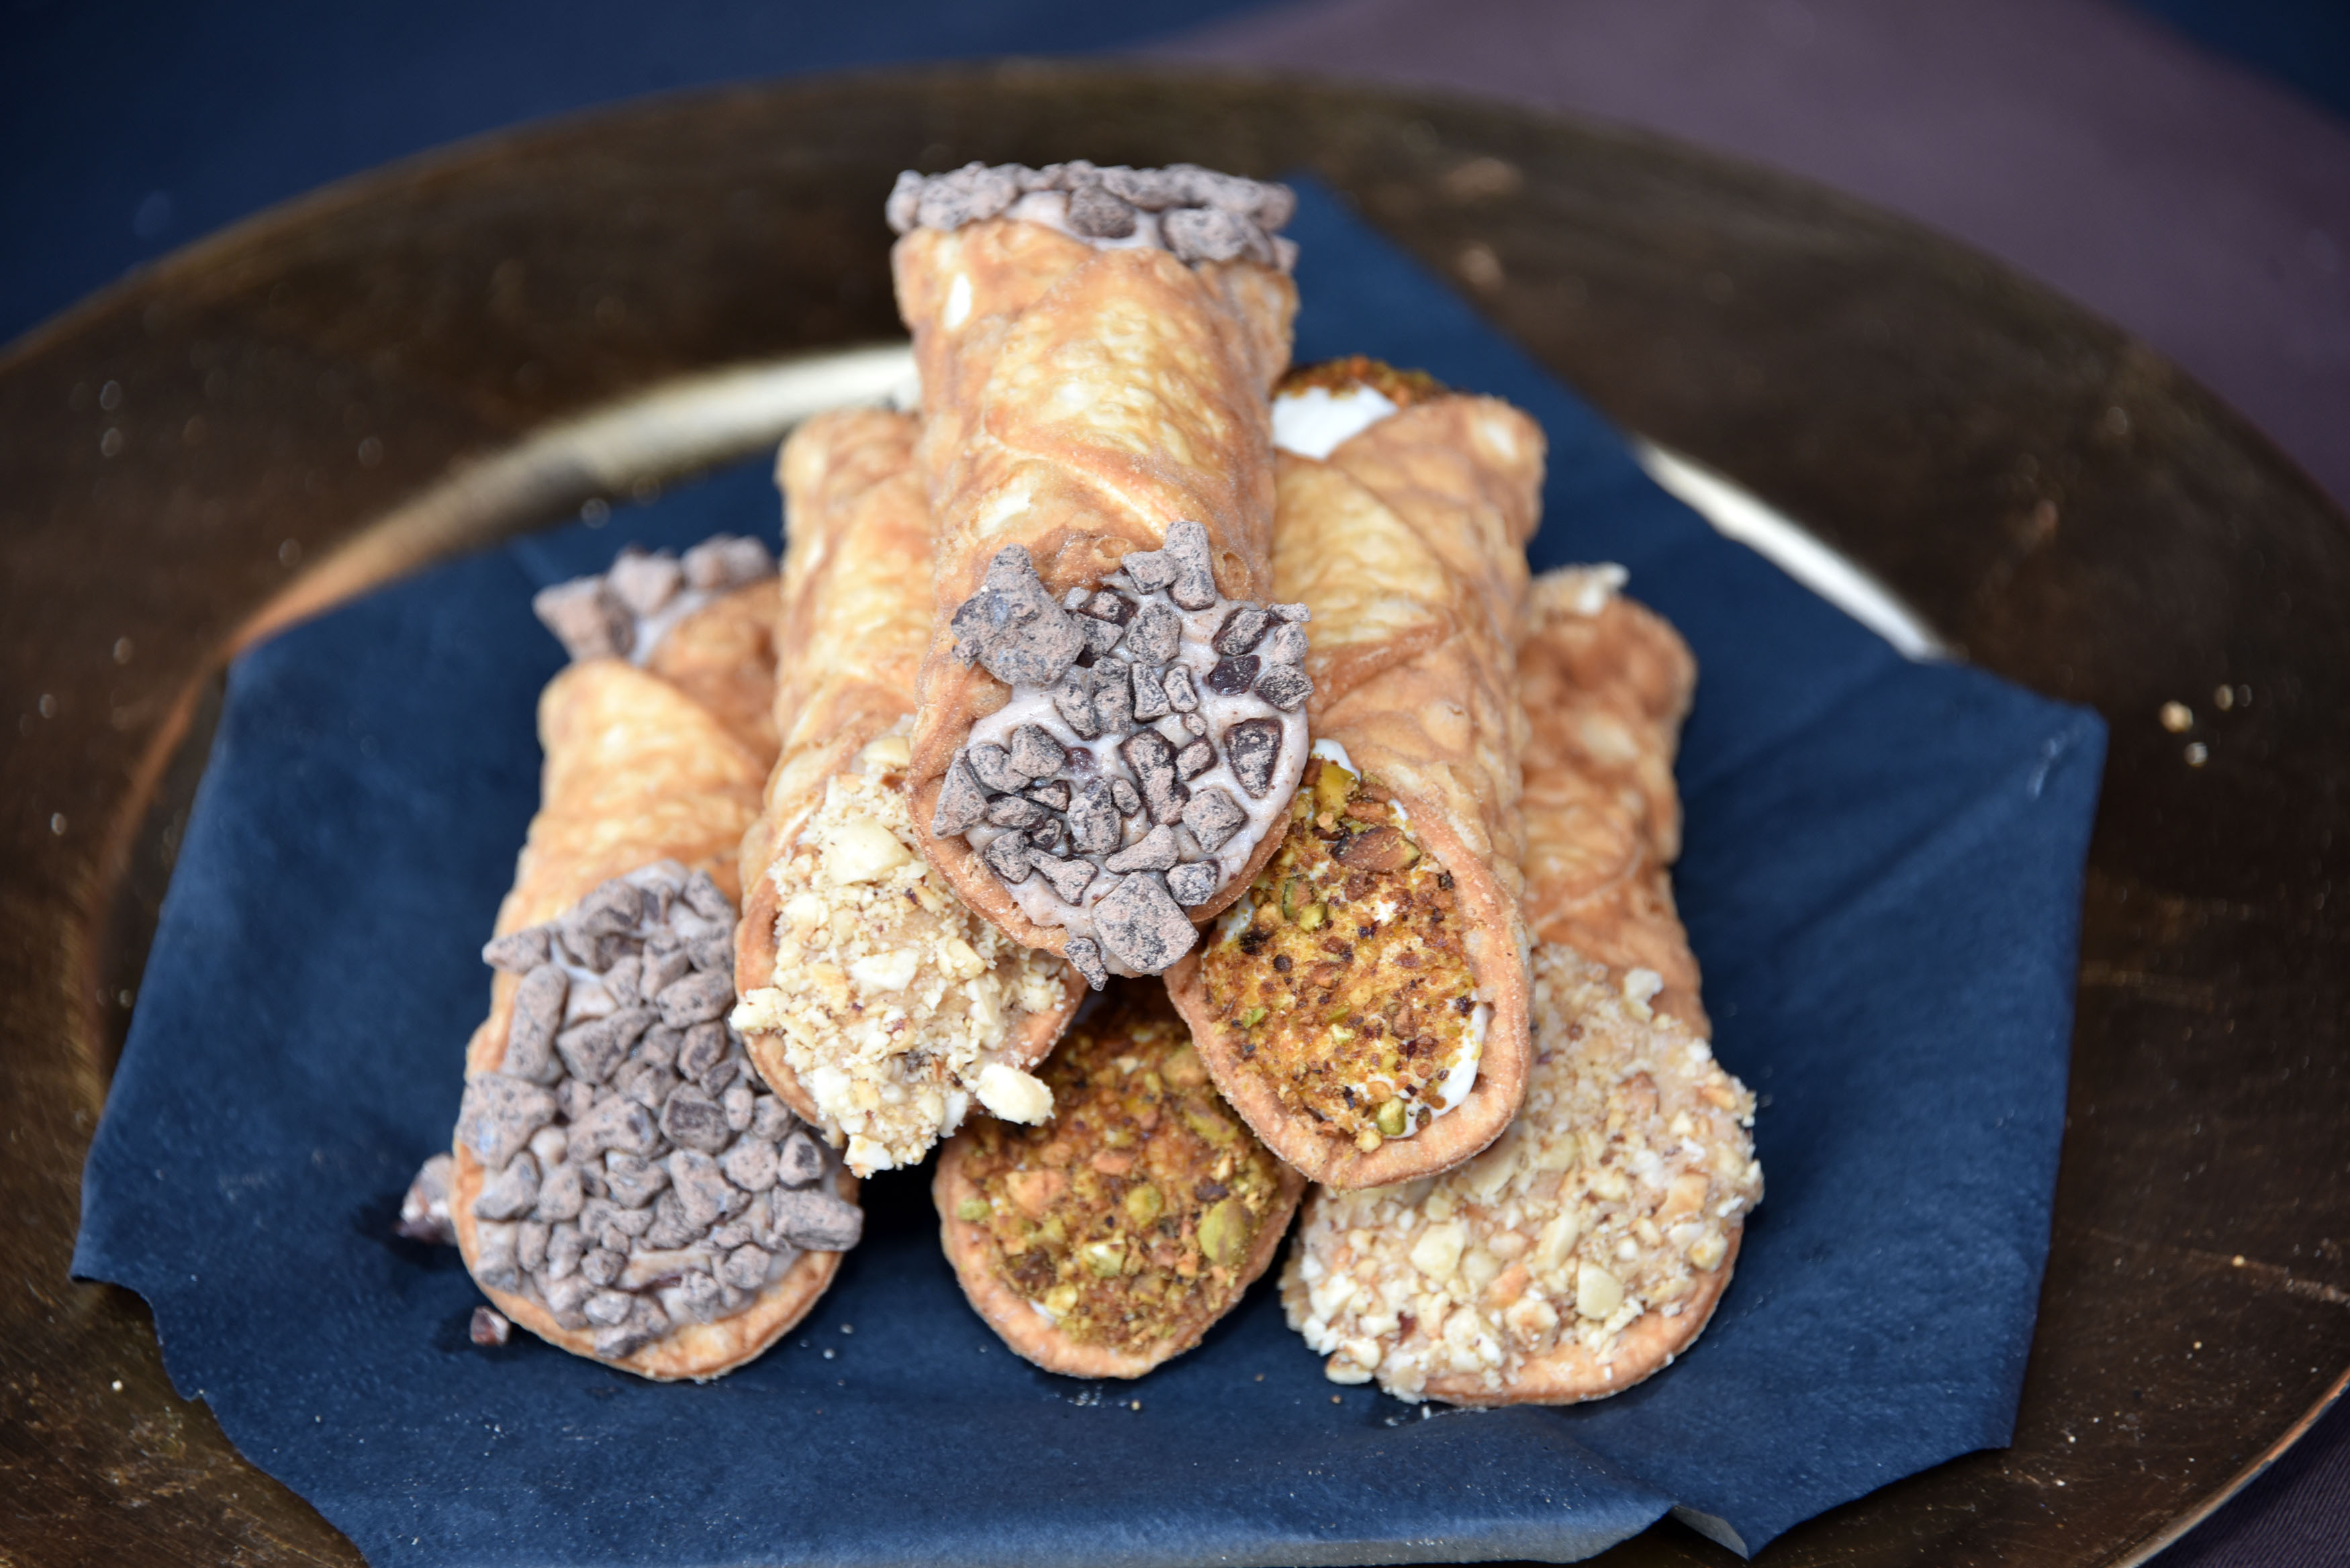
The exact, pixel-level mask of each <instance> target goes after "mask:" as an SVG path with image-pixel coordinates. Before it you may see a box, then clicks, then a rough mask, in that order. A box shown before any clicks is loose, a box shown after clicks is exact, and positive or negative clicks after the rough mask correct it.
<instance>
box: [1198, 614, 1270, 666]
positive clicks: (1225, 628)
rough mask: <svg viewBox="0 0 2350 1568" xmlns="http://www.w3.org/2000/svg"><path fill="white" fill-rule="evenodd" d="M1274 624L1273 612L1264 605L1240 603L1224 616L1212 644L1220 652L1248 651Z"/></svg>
mask: <svg viewBox="0 0 2350 1568" xmlns="http://www.w3.org/2000/svg"><path fill="white" fill-rule="evenodd" d="M1272 625H1273V612H1271V611H1270V610H1268V609H1266V608H1265V607H1263V606H1262V605H1238V606H1235V607H1233V609H1232V614H1230V615H1228V616H1226V617H1225V618H1224V624H1223V625H1222V627H1221V628H1218V630H1217V632H1216V636H1215V640H1214V641H1213V643H1211V645H1210V646H1211V647H1213V648H1214V649H1215V650H1216V651H1217V652H1218V653H1222V654H1227V655H1229V654H1234V653H1246V652H1248V651H1249V649H1253V648H1254V647H1255V646H1256V645H1257V642H1258V640H1259V639H1262V638H1263V636H1264V634H1265V631H1266V629H1267V628H1270V627H1271V626H1272Z"/></svg>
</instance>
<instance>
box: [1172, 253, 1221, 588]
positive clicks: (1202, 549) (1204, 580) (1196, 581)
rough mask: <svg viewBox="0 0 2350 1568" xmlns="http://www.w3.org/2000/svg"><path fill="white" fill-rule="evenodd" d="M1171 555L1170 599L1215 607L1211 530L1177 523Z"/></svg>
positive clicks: (1195, 525) (1173, 530) (1185, 523)
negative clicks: (1209, 539)
mask: <svg viewBox="0 0 2350 1568" xmlns="http://www.w3.org/2000/svg"><path fill="white" fill-rule="evenodd" d="M1177 254H1181V253H1180V251H1179V252H1178V253H1177ZM1234 254H1238V253H1234ZM1185 259H1186V260H1189V259H1191V258H1189V257H1185ZM1217 259H1219V260H1222V259H1227V258H1222V257H1219V258H1217ZM1167 554H1168V556H1170V558H1171V559H1173V561H1174V563H1175V580H1174V581H1173V582H1172V583H1170V584H1169V585H1168V587H1167V597H1169V598H1170V599H1173V600H1174V601H1175V602H1176V603H1177V604H1179V605H1180V606H1181V607H1183V608H1185V609H1187V610H1197V609H1206V608H1207V607H1209V606H1210V605H1211V604H1214V603H1215V602H1216V568H1215V558H1214V556H1213V554H1212V553H1211V550H1210V548H1209V545H1208V531H1207V529H1206V528H1204V527H1202V526H1201V525H1200V524H1197V523H1194V522H1192V521H1191V519H1190V518H1188V517H1187V518H1185V519H1183V520H1182V521H1181V522H1179V523H1177V524H1174V525H1173V526H1171V527H1170V528H1169V529H1168V530H1167Z"/></svg>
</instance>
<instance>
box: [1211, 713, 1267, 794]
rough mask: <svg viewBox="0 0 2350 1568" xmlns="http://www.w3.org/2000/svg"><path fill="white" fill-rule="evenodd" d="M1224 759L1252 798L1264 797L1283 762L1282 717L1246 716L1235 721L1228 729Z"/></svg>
mask: <svg viewBox="0 0 2350 1568" xmlns="http://www.w3.org/2000/svg"><path fill="white" fill-rule="evenodd" d="M1224 760H1225V761H1227V762H1229V763H1232V774H1233V776H1234V777H1236V778H1238V779H1239V780H1240V781H1241V788H1243V789H1244V790H1246V791H1248V793H1249V796H1250V798H1251V799H1253V800H1263V798H1264V796H1265V793H1266V792H1267V791H1269V790H1270V789H1272V788H1273V774H1274V769H1275V768H1277V767H1278V766H1279V765H1280V763H1281V721H1280V720H1278V719H1243V720H1242V721H1241V722H1239V723H1237V724H1234V725H1232V727H1231V728H1230V729H1228V730H1226V731H1225V732H1224Z"/></svg>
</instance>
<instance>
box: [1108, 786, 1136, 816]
mask: <svg viewBox="0 0 2350 1568" xmlns="http://www.w3.org/2000/svg"><path fill="white" fill-rule="evenodd" d="M1109 798H1110V800H1111V802H1112V804H1114V805H1116V806H1117V807H1118V815H1120V816H1133V815H1138V814H1139V812H1140V811H1141V810H1142V792H1141V791H1139V790H1138V789H1136V788H1135V787H1134V786H1133V785H1132V784H1128V782H1127V781H1126V780H1124V779H1112V780H1110V781H1109Z"/></svg>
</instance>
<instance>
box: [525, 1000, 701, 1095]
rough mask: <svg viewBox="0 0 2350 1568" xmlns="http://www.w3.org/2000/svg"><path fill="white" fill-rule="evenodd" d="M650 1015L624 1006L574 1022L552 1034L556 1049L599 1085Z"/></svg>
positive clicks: (583, 1077)
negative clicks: (558, 1032) (601, 1015)
mask: <svg viewBox="0 0 2350 1568" xmlns="http://www.w3.org/2000/svg"><path fill="white" fill-rule="evenodd" d="M681 983H683V982H681ZM727 994H728V996H729V997H730V998H731V997H732V996H733V981H728V982H727ZM653 1017H654V1013H653V1010H652V1009H651V1008H650V1007H623V1008H620V1009H619V1010H618V1011H617V1012H608V1013H606V1014H605V1015H604V1016H603V1017H601V1018H598V1019H592V1020H590V1021H589V1022H587V1023H575V1024H573V1025H572V1026H571V1027H570V1028H568V1029H567V1030H565V1031H564V1032H563V1033H560V1034H558V1035H556V1037H555V1049H556V1053H557V1054H559V1055H561V1056H562V1058H563V1064H564V1065H565V1066H566V1067H567V1068H569V1069H570V1070H571V1075H572V1076H573V1077H575V1078H577V1079H579V1080H580V1081H581V1082H583V1083H588V1084H600V1083H602V1082H603V1081H604V1080H605V1079H606V1078H608V1077H609V1076H611V1074H612V1069H613V1068H615V1067H617V1066H619V1064H620V1059H621V1058H622V1057H624V1056H626V1055H627V1054H629V1047H630V1046H631V1045H634V1044H636V1043H637V1037H638V1036H639V1035H640V1034H642V1033H644V1032H645V1031H646V1030H647V1029H649V1028H650V1027H651V1026H652V1022H653Z"/></svg>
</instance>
